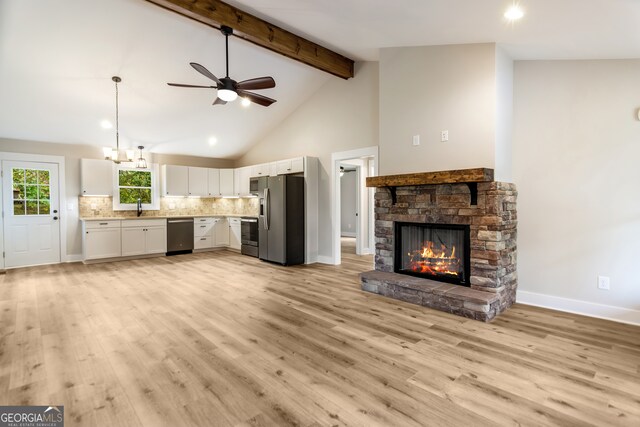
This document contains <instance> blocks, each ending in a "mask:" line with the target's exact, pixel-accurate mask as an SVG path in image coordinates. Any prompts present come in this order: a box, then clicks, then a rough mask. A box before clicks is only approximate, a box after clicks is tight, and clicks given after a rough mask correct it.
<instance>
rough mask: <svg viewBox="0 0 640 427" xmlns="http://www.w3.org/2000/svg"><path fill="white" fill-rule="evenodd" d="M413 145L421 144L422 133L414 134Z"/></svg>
mask: <svg viewBox="0 0 640 427" xmlns="http://www.w3.org/2000/svg"><path fill="white" fill-rule="evenodd" d="M413 145H414V146H417V145H420V135H413Z"/></svg>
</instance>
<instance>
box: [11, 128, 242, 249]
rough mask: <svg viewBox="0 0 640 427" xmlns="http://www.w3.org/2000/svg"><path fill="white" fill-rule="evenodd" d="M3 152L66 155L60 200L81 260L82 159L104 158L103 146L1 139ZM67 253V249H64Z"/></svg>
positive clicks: (199, 161)
mask: <svg viewBox="0 0 640 427" xmlns="http://www.w3.org/2000/svg"><path fill="white" fill-rule="evenodd" d="M0 151H5V152H11V153H25V154H43V155H50V156H64V158H65V168H66V171H65V173H66V175H65V176H66V180H65V185H66V198H67V200H66V201H65V200H61V201H60V212H61V213H64V214H65V215H67V230H66V232H67V248H66V251H67V255H69V256H71V257H72V258H76V259H79V257H80V256H81V254H82V224H81V223H80V220H79V209H78V196H79V195H80V159H102V158H104V156H103V153H102V148H101V147H94V146H90V145H80V144H58V143H50V142H37V141H24V140H16V139H6V138H0ZM148 158H149V159H150V160H151V161H152V162H155V163H161V164H176V165H183V166H201V167H211V168H218V167H219V168H225V167H233V161H232V160H223V159H210V158H204V157H192V156H174V155H166V154H165V155H153V154H152V155H150V156H149V157H148ZM63 250H64V249H63Z"/></svg>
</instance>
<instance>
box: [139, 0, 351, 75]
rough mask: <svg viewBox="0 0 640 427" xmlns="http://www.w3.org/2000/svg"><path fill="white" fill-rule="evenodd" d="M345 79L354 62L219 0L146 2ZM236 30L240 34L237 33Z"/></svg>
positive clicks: (157, 0)
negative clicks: (223, 29) (226, 27)
mask: <svg viewBox="0 0 640 427" xmlns="http://www.w3.org/2000/svg"><path fill="white" fill-rule="evenodd" d="M146 1H148V2H150V3H154V4H156V5H158V6H161V7H163V8H165V9H168V10H171V11H173V12H176V13H178V14H180V15H183V16H186V17H188V18H191V19H194V20H196V21H198V22H201V23H203V24H205V25H208V26H210V27H213V28H220V27H221V26H222V25H226V26H228V27H231V28H233V29H234V35H235V36H237V37H240V38H242V39H245V40H247V41H250V42H251V43H254V44H257V45H258V46H262V47H264V48H266V49H269V50H271V51H273V52H276V53H279V54H281V55H284V56H286V57H288V58H291V59H294V60H296V61H299V62H302V63H304V64H307V65H310V66H312V67H314V68H317V69H319V70H322V71H326V72H327V73H330V74H333V75H334V76H338V77H341V78H343V79H349V78H351V77H353V60H351V59H349V58H346V57H344V56H342V55H340V54H339V53H336V52H334V51H332V50H329V49H327V48H325V47H322V46H320V45H319V44H317V43H314V42H312V41H309V40H307V39H305V38H302V37H300V36H297V35H295V34H293V33H291V32H289V31H287V30H284V29H282V28H280V27H278V26H277V25H274V24H271V23H269V22H267V21H265V20H263V19H260V18H258V17H256V16H254V15H251V14H250V13H247V12H244V11H242V10H240V9H238V8H236V7H234V6H231V5H229V4H227V3H224V2H222V1H219V0H146ZM235 31H238V33H236V32H235Z"/></svg>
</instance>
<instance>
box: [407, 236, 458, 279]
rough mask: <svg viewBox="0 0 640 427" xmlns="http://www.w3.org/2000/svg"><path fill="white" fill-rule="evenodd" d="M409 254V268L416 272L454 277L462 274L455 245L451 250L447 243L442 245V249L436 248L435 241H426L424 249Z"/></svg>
mask: <svg viewBox="0 0 640 427" xmlns="http://www.w3.org/2000/svg"><path fill="white" fill-rule="evenodd" d="M449 252H450V253H449ZM407 255H408V256H409V268H410V269H411V270H412V271H414V272H416V273H426V274H432V275H435V276H438V275H447V276H454V277H457V276H458V275H459V274H460V273H459V270H460V268H459V267H460V260H459V259H458V258H457V257H456V247H455V246H453V247H452V248H451V251H449V250H448V249H447V247H446V246H445V245H440V249H437V248H436V249H434V244H433V242H425V246H423V247H422V250H416V251H413V252H409V253H408V254H407Z"/></svg>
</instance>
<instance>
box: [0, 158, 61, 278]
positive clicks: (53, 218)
mask: <svg viewBox="0 0 640 427" xmlns="http://www.w3.org/2000/svg"><path fill="white" fill-rule="evenodd" d="M0 154H2V155H1V158H3V160H2V162H1V166H2V186H1V187H2V192H1V196H2V211H3V218H2V226H1V227H0V228H1V229H2V233H1V236H0V237H1V238H2V246H3V247H2V252H3V258H2V263H1V265H0V268H15V267H26V266H33V265H42V264H54V263H59V262H61V261H62V255H61V243H62V239H61V230H62V225H61V215H60V200H61V188H60V178H61V172H62V173H64V163H62V164H60V162H44V161H30V160H22V159H21V158H19V156H18V155H12V154H7V153H0ZM24 157H25V158H27V157H36V156H29V155H25V156H24ZM37 157H46V156H37ZM61 169H62V171H61Z"/></svg>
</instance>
